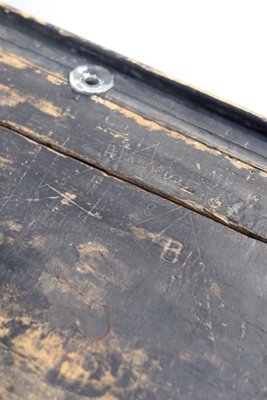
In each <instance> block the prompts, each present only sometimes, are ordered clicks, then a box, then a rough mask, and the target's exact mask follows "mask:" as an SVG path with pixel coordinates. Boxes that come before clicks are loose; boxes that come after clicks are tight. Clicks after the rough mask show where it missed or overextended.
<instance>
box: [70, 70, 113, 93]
mask: <svg viewBox="0 0 267 400" xmlns="http://www.w3.org/2000/svg"><path fill="white" fill-rule="evenodd" d="M69 79H70V85H71V87H72V88H73V89H74V90H75V91H76V92H78V93H83V94H88V95H91V94H101V93H105V92H107V91H108V90H109V89H111V88H112V87H113V84H114V83H113V76H112V75H111V73H110V72H109V71H108V70H106V69H105V68H102V67H99V66H96V65H80V66H79V67H77V68H75V69H74V70H73V71H71V72H70V76H69Z"/></svg>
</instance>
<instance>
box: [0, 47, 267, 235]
mask: <svg viewBox="0 0 267 400" xmlns="http://www.w3.org/2000/svg"><path fill="white" fill-rule="evenodd" d="M0 63H1V64H0V65H1V81H2V82H3V83H1V84H0V88H1V98H0V102H1V105H2V107H1V113H0V117H1V120H2V124H3V125H5V126H8V127H9V128H11V129H14V130H16V131H20V132H22V133H24V134H25V135H26V136H29V137H31V138H33V139H35V140H38V141H40V142H42V143H49V144H50V145H51V146H53V147H56V146H57V145H60V146H61V148H64V149H63V151H65V152H70V151H71V152H75V154H76V157H77V158H81V159H85V160H87V162H89V163H90V164H92V165H95V166H101V168H103V169H104V170H108V171H113V173H116V174H119V175H120V176H124V177H126V178H127V179H130V180H131V181H132V182H133V183H137V184H138V185H140V186H145V187H148V188H149V189H150V190H152V191H157V192H158V191H160V192H161V193H163V194H165V195H167V196H168V197H169V198H171V199H172V200H173V201H174V202H176V203H179V204H183V205H185V206H187V207H189V208H193V209H195V210H198V211H199V212H201V213H202V214H206V215H209V216H211V217H212V218H215V219H216V220H220V221H221V222H223V223H227V224H228V225H229V226H232V227H234V228H236V229H237V230H240V231H242V232H245V233H246V234H248V235H252V236H255V237H260V238H261V239H262V240H264V241H267V219H266V210H267V190H266V189H267V180H266V174H267V173H266V171H267V168H265V169H264V168H262V169H259V168H256V167H253V165H251V164H249V163H248V162H245V161H244V160H240V158H234V157H232V156H229V155H227V154H225V153H223V152H221V151H220V150H218V149H215V148H212V147H210V146H209V145H205V144H203V143H201V142H199V141H197V140H195V139H192V138H189V137H187V136H185V135H183V134H181V133H180V132H178V131H175V130H173V129H170V128H164V127H162V126H161V125H159V124H158V123H156V122H154V121H151V120H149V119H147V118H144V117H143V116H141V115H139V114H137V113H135V112H133V111H129V110H128V109H125V108H123V107H121V106H119V105H117V104H116V103H114V102H111V101H110V100H107V99H104V98H101V97H97V96H92V97H91V98H89V97H87V96H79V95H77V93H74V92H73V91H72V90H71V88H70V86H69V84H68V82H67V80H66V78H64V77H63V76H62V77H61V78H60V76H59V75H56V76H54V75H52V74H51V75H49V73H48V72H47V70H45V71H44V70H42V69H40V68H38V67H36V66H32V65H31V64H28V63H27V61H25V60H23V59H22V58H21V57H19V58H17V57H16V55H14V53H8V52H6V51H3V53H2V56H1V58H0ZM16 63H18V66H17V67H16ZM48 77H49V79H47V78H48ZM7 82H9V84H8V85H7V84H6V83H7ZM44 93H45V97H44ZM262 210H264V212H262Z"/></svg>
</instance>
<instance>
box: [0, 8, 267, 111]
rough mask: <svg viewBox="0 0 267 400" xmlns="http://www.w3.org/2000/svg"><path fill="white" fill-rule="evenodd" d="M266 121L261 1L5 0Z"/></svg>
mask: <svg viewBox="0 0 267 400" xmlns="http://www.w3.org/2000/svg"><path fill="white" fill-rule="evenodd" d="M6 3H7V4H10V5H12V6H14V7H16V8H19V9H23V10H24V11H27V12H29V13H31V14H32V15H34V16H36V17H38V18H41V19H44V20H46V21H48V22H50V23H52V24H54V25H57V26H59V27H62V28H64V29H66V30H68V31H70V32H73V33H76V34H78V35H80V36H83V37H85V38H87V39H89V40H91V41H93V42H96V43H98V44H100V45H102V46H105V47H108V48H110V49H112V50H115V51H117V52H119V53H121V54H124V55H126V56H129V57H131V58H134V59H136V60H138V61H141V62H143V63H145V64H147V65H150V66H152V67H154V68H156V69H159V70H161V71H163V72H165V73H167V74H168V75H171V76H173V77H175V78H177V79H179V80H183V81H185V82H188V83H190V84H191V85H194V86H197V87H199V88H201V89H204V90H205V91H208V92H211V93H213V94H215V95H217V96H220V97H222V98H224V99H226V100H228V101H231V102H234V103H236V104H238V105H240V106H243V107H246V108H248V109H250V110H253V111H254V112H256V113H258V114H262V115H265V116H266V117H267V100H266V91H267V55H266V39H267V22H266V16H267V1H266V0H253V1H252V0H220V1H219V0H217V1H216V0H165V1H159V0H135V1H132V2H127V1H125V0H124V1H123V0H94V1H91V0H75V1H67V0H65V1H57V0H45V1H41V0H39V1H38V0H6Z"/></svg>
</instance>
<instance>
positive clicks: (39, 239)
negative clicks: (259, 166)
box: [0, 128, 267, 400]
mask: <svg viewBox="0 0 267 400" xmlns="http://www.w3.org/2000/svg"><path fill="white" fill-rule="evenodd" d="M0 137H1V153H0V178H1V181H0V185H1V186H0V188H1V198H0V221H1V230H0V232H1V233H0V243H1V260H0V262H1V268H0V296H1V302H0V360H1V362H0V365H1V367H0V383H1V384H0V396H1V399H51V400H52V399H55V398H56V399H62V400H63V399H64V400H71V399H82V398H91V399H93V398H97V399H103V400H104V399H105V400H116V399H120V400H121V399H122V400H124V399H125V400H129V399H140V400H141V399H142V400H143V399H144V400H150V399H151V400H156V399H159V400H165V399H166V400H170V399H173V400H176V399H181V400H188V399H198V400H200V399H203V400H209V399H210V400H214V399H215V398H216V399H220V398H221V399H223V400H228V399H229V400H232V399H237V400H239V399H240V400H241V399H242V400H251V399H252V398H253V399H257V400H263V399H265V398H266V396H267V387H266V371H267V363H266V359H267V335H266V332H267V318H266V304H267V296H266V287H267V286H266V285H267V273H266V257H267V247H266V244H264V243H262V242H260V241H257V240H254V239H252V238H248V237H246V236H244V235H241V234H240V233H237V232H234V231H233V230H231V229H229V228H228V227H226V226H223V225H221V224H219V223H216V222H214V221H212V220H211V219H209V218H206V217H204V216H201V215H198V214H196V213H194V212H192V211H190V210H187V209H185V208H183V207H180V206H178V205H175V204H173V203H171V202H169V201H167V200H164V199H162V198H159V197H158V196H156V195H154V194H151V193H148V192H146V191H144V190H142V189H140V188H137V187H135V186H133V185H130V184H128V183H124V182H121V181H119V180H118V179H115V178H113V177H110V176H107V175H106V174H104V173H102V172H100V171H98V170H96V169H94V168H92V167H89V166H87V165H85V164H84V163H82V162H79V161H76V160H74V159H71V158H69V157H66V156H63V155H61V154H60V153H57V152H55V151H52V150H49V149H47V148H46V147H44V146H41V145H39V144H36V143H34V142H31V141H29V140H28V139H25V138H23V137H22V136H20V135H17V134H16V133H14V132H10V131H8V130H5V129H2V128H1V131H0Z"/></svg>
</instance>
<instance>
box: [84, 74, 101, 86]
mask: <svg viewBox="0 0 267 400" xmlns="http://www.w3.org/2000/svg"><path fill="white" fill-rule="evenodd" d="M85 82H86V83H87V85H89V86H94V85H98V84H99V79H98V78H96V77H95V76H88V78H86V79H85Z"/></svg>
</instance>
